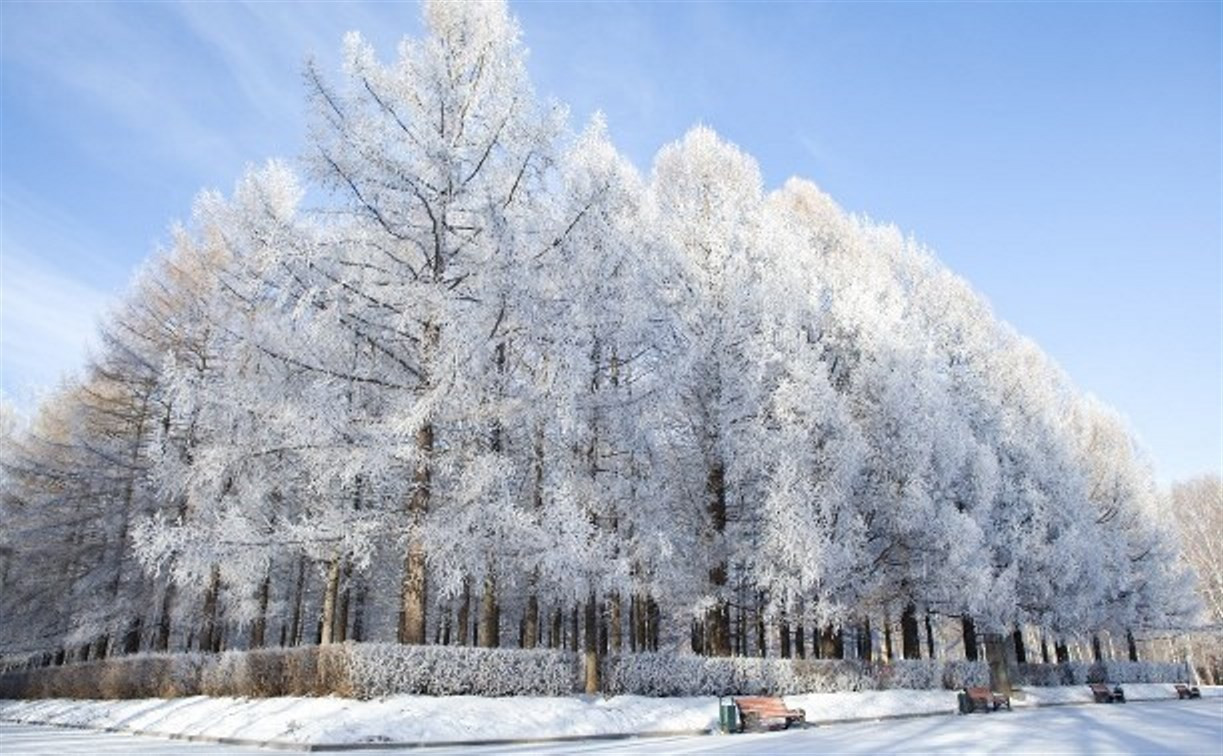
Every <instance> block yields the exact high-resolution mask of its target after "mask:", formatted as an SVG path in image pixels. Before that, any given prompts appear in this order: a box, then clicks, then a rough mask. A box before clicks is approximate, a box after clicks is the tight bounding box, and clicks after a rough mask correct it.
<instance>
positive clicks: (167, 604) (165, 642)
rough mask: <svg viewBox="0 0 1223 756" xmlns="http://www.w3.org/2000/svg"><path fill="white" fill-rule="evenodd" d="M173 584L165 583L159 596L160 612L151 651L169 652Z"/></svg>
mask: <svg viewBox="0 0 1223 756" xmlns="http://www.w3.org/2000/svg"><path fill="white" fill-rule="evenodd" d="M174 590H175V588H174V584H173V583H170V582H167V583H166V590H165V592H164V593H162V595H161V612H160V613H159V615H158V617H157V637H156V639H155V640H154V641H153V650H154V651H160V652H162V653H165V652H167V651H169V650H170V614H171V612H173V611H174Z"/></svg>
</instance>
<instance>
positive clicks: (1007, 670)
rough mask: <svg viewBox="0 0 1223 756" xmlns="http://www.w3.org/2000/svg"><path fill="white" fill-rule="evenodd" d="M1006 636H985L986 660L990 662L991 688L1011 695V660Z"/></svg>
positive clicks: (994, 634) (1009, 645) (992, 634)
mask: <svg viewBox="0 0 1223 756" xmlns="http://www.w3.org/2000/svg"><path fill="white" fill-rule="evenodd" d="M1008 647H1010V648H1012V649H1013V648H1014V646H1012V645H1011V644H1009V643H1007V642H1006V636H1004V635H1000V634H998V633H988V634H987V635H986V636H985V659H986V661H988V662H989V677H990V687H992V688H993V689H994V690H996V691H998V692H1000V693H1006V694H1008V695H1009V694H1010V693H1011V666H1012V665H1011V659H1010V658H1008V654H1007V650H1008Z"/></svg>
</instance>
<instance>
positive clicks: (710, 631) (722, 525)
mask: <svg viewBox="0 0 1223 756" xmlns="http://www.w3.org/2000/svg"><path fill="white" fill-rule="evenodd" d="M705 488H706V494H707V495H708V497H709V519H710V522H711V523H712V525H713V531H714V534H715V536H714V537H715V538H716V539H717V542H718V544H719V545H718V548H719V549H721V548H722V545H721V539H722V536H723V535H724V534H725V532H726V470H725V468H724V467H723V466H722V464H721V463H715V464H713V465H711V466H710V468H709V476H708V480H707V481H706V484H705ZM726 579H727V567H726V560H725V559H719V560H718V561H717V563H716V564H715V565H714V567H713V568H712V569H710V570H709V584H710V590H711V592H712V594H713V596H714V605H713V607H712V608H711V609H710V610H709V612H708V614H707V616H706V619H705V624H706V631H705V635H706V645H707V647H708V651H709V653H710V655H712V656H729V655H730V608H729V607H728V606H727V604H726V597H725V596H723V595H722V594H723V591H724V590H725V587H726Z"/></svg>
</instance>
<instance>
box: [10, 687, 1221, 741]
mask: <svg viewBox="0 0 1223 756" xmlns="http://www.w3.org/2000/svg"><path fill="white" fill-rule="evenodd" d="M1124 687H1125V691H1126V695H1127V697H1128V698H1129V700H1130V701H1132V702H1135V701H1142V700H1150V701H1160V702H1161V703H1159V704H1150V705H1148V706H1144V707H1142V710H1143V711H1146V710H1147V709H1149V708H1150V707H1155V708H1154V709H1152V711H1153V712H1154V713H1153V714H1151V715H1150V716H1149V717H1146V718H1143V717H1139V719H1138V720H1136V721H1133V722H1131V719H1133V714H1132V713H1131V714H1125V713H1124V712H1125V711H1129V712H1137V711H1139V708H1138V707H1132V708H1127V706H1128V705H1127V706H1121V705H1114V706H1106V705H1103V704H1101V705H1092V706H1087V707H1070V708H1063V709H1058V710H1057V711H1062V712H1065V713H1063V714H1059V715H1056V717H1054V718H1055V719H1058V718H1060V719H1059V721H1061V720H1064V722H1063V724H1066V725H1067V726H1070V725H1074V723H1075V722H1078V721H1082V722H1088V723H1091V722H1099V723H1100V724H1099V726H1100V727H1102V728H1104V729H1103V730H1101V732H1104V730H1107V729H1109V728H1110V727H1114V726H1116V724H1117V723H1116V722H1112V720H1113V719H1115V718H1116V717H1118V716H1119V717H1121V720H1118V721H1119V722H1122V723H1123V724H1125V727H1128V728H1130V729H1129V730H1126V732H1128V733H1130V734H1128V735H1125V737H1126V738H1130V740H1133V739H1134V738H1137V737H1138V736H1139V735H1140V734H1141V732H1142V731H1143V728H1144V727H1147V725H1146V724H1143V723H1144V722H1146V721H1147V720H1148V719H1149V720H1150V722H1149V723H1148V724H1150V725H1151V726H1165V725H1164V724H1161V723H1165V722H1167V721H1170V720H1168V717H1172V718H1173V719H1175V718H1176V717H1178V716H1180V715H1179V714H1178V712H1183V711H1193V712H1198V714H1197V715H1195V716H1196V718H1197V720H1204V721H1205V723H1206V725H1207V726H1206V729H1205V731H1204V732H1205V733H1206V734H1210V733H1211V732H1213V737H1214V739H1213V740H1207V741H1203V742H1205V743H1206V744H1208V745H1210V746H1211V747H1210V748H1208V749H1206V751H1205V752H1208V753H1216V754H1217V753H1223V688H1218V687H1215V688H1209V687H1204V688H1203V689H1202V692H1203V695H1204V696H1206V700H1205V701H1204V702H1198V701H1194V702H1177V701H1176V700H1175V693H1174V692H1173V688H1172V686H1171V685H1126V686H1124ZM786 700H787V703H789V705H790V706H797V707H801V708H803V709H805V710H806V712H807V717H808V721H810V722H815V723H825V724H827V723H832V722H843V721H848V720H872V719H880V718H887V717H901V716H914V715H922V714H950V713H952V712H954V710H955V703H956V694H955V693H954V692H951V691H913V690H889V691H871V692H864V693H823V694H808V695H801V696H789V697H787V699H786ZM1090 701H1091V694H1090V692H1089V691H1088V689H1087V687H1086V686H1075V687H1068V688H1042V689H1031V690H1029V691H1027V692H1026V694H1024V695H1023V697H1022V700H1020V699H1019V698H1018V697H1017V700H1016V701H1015V709H1016V711H1015V712H1013V713H1011V714H1005V713H1003V714H997V715H974V716H972V717H968V718H960V717H941V718H932V719H924V720H913V721H916V722H922V724H918V725H913V724H911V723H910V722H889V723H888V724H887V726H885V727H880V726H878V725H870V726H867V725H862V726H865V727H868V730H869V731H870V732H876V731H877V732H878V733H880V734H882V735H886V736H887V737H888V738H892V737H893V736H894V733H896V732H899V731H908V730H909V729H912V728H914V727H916V728H917V729H916V732H925V731H926V730H927V729H929V728H935V729H940V728H942V729H946V730H947V731H948V732H949V733H964V732H968V733H973V732H977V731H978V730H980V729H981V728H983V727H986V728H996V727H999V726H1003V727H1004V729H1006V728H1015V727H1018V728H1019V729H1017V730H1015V732H1013V733H1012V732H1011V731H1010V730H1009V729H1008V730H1007V732H1006V733H1002V734H1000V735H999V737H1000V738H1002V740H1007V739H1008V738H1012V737H1018V736H1019V735H1020V734H1022V733H1024V730H1025V728H1027V727H1030V726H1031V725H1021V724H1018V723H1021V722H1023V721H1027V719H1028V718H1029V717H1030V716H1032V715H1035V714H1037V713H1038V712H1040V713H1041V717H1042V721H1044V720H1047V719H1049V717H1048V716H1045V714H1044V713H1045V712H1048V711H1053V710H1050V709H1044V708H1041V707H1042V706H1043V705H1046V704H1063V703H1090ZM1183 707H1188V708H1183ZM1105 710H1110V711H1111V710H1116V711H1118V712H1122V713H1121V714H1116V715H1114V714H1110V713H1107V712H1106V711H1105ZM1123 710H1124V711H1123ZM1082 712H1089V713H1086V714H1084V713H1082ZM1203 713H1204V714H1203ZM1020 714H1022V715H1023V716H1022V717H1021V716H1019V715H1020ZM1049 716H1053V715H1049ZM1101 718H1103V719H1101ZM717 719H718V702H717V699H716V698H708V697H701V698H645V697H641V696H617V697H615V698H608V699H603V698H596V697H562V698H479V697H474V696H455V697H448V698H434V697H428V696H394V697H389V698H383V699H378V700H373V701H354V700H350V699H342V698H334V697H328V698H268V699H243V698H205V697H193V698H182V699H144V700H138V701H67V700H44V701H0V720H6V721H9V722H24V723H38V724H54V725H67V726H72V727H84V728H93V729H104V730H114V731H120V732H135V733H145V734H160V735H173V736H188V737H199V738H205V739H219V740H223V741H230V742H235V741H236V742H245V743H251V744H254V743H269V744H281V745H287V746H293V745H296V746H305V745H315V746H317V745H328V744H330V745H341V744H358V743H370V744H374V743H382V744H386V743H402V744H413V745H414V744H427V743H428V744H442V743H455V744H457V743H467V744H473V743H479V742H485V743H487V742H489V741H516V740H543V739H549V738H583V737H592V736H595V737H597V736H607V735H630V734H637V735H664V734H671V735H679V734H685V735H693V734H698V733H704V732H710V731H713V730H715V729H716V728H717ZM1197 720H1195V721H1197ZM936 722H941V723H942V724H935V723H936ZM947 722H952V723H954V724H946V723H947ZM1006 722H1011V723H1012V724H1003V725H1000V724H999V723H1006ZM1110 722H1112V724H1110ZM1126 723H1128V724H1126ZM1200 724H1201V723H1199V725H1200ZM1181 725H1183V726H1188V723H1181ZM1181 725H1177V726H1181ZM1209 725H1213V730H1212V731H1211V728H1210V726H1209ZM857 726H858V725H854V727H857ZM1093 726H1094V725H1093ZM1042 727H1043V725H1042ZM871 728H874V729H871ZM1198 728H1199V729H1201V726H1198ZM825 729H827V732H830V733H831V732H834V730H835V732H841V731H842V728H841V727H837V728H818V729H815V730H806V731H804V733H803V734H804V735H806V734H809V733H823V732H825ZM868 730H864V731H863V732H866V731H868ZM1130 730H1132V731H1133V732H1130ZM1174 731H1175V727H1173V728H1172V729H1171V730H1169V731H1168V732H1166V733H1163V734H1162V735H1161V734H1158V733H1156V734H1155V735H1152V736H1151V737H1152V738H1154V740H1152V742H1158V738H1161V737H1165V736H1167V737H1172V736H1173V735H1174ZM1027 734H1028V735H1029V736H1031V737H1036V735H1037V733H1027ZM882 735H881V736H882ZM761 737H763V738H771V737H776V736H775V735H772V734H769V735H759V736H755V735H749V736H736V739H735V740H734V741H727V742H734V743H739V744H740V745H747V744H748V743H751V742H754V741H753V740H752V739H753V738H761ZM820 737H824V736H823V735H821V736H820ZM838 737H841V736H838ZM845 737H849V736H845ZM872 737H874V736H872ZM956 737H961V736H959V735H957V736H956ZM1100 737H1105V736H1104V735H1101V736H1100ZM739 738H748V739H747V740H740V739H739ZM1178 738H1179V736H1178ZM705 740H708V739H702V742H704V741H705ZM851 741H853V738H852V737H849V740H846V741H844V742H840V743H838V744H837V746H836V748H834V750H837V751H840V750H843V749H844V747H847V746H848V745H850V744H851ZM630 742H631V741H630ZM637 742H643V741H637ZM651 742H657V741H651ZM668 742H671V741H668ZM711 742H712V741H711ZM767 742H768V743H769V744H768V745H767V746H766V745H765V744H764V742H762V743H761V748H765V749H766V750H770V751H772V750H774V749H773V744H772V743H773V741H767ZM781 742H783V741H778V743H781ZM784 742H789V741H784ZM887 742H888V743H890V745H888V746H882V747H881V748H880V749H877V750H894V748H895V746H896V745H897V743H899V742H900V741H895V742H893V741H891V740H889V741H887ZM940 742H941V741H940ZM948 742H955V743H958V742H960V741H957V740H955V738H952V740H950V741H948ZM1000 742H1001V741H1000ZM1009 742H1011V744H1012V748H1010V749H1007V750H1014V748H1013V746H1014V744H1015V742H1016V741H1014V740H1013V739H1012V740H1010V741H1009ZM1125 742H1129V740H1127V741H1125ZM1135 742H1137V741H1135ZM1182 742H1183V741H1182V740H1179V739H1175V740H1170V741H1168V743H1169V746H1168V748H1173V746H1175V750H1179V749H1180V745H1178V744H1180V743H1182ZM604 744H605V745H606V744H607V743H606V741H605V742H604ZM569 745H570V746H573V745H574V744H573V743H569ZM936 745H937V744H936ZM962 745H963V746H964V747H965V748H966V749H968V750H981V748H982V745H981V744H980V743H978V742H976V736H975V735H974V736H971V737H970V738H969V740H967V741H964V742H963V743H962ZM970 746H971V747H970ZM709 747H714V745H709ZM6 750H7V749H6ZM868 750H872V749H868ZM1105 750H1108V749H1105ZM1123 750H1128V749H1123ZM1140 750H1141V749H1140ZM1163 750H1168V749H1167V748H1166V749H1163ZM1181 752H1194V751H1193V749H1187V750H1183V751H1181ZM431 753H432V751H431Z"/></svg>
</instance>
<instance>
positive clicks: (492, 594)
mask: <svg viewBox="0 0 1223 756" xmlns="http://www.w3.org/2000/svg"><path fill="white" fill-rule="evenodd" d="M498 619H499V618H498V614H497V579H496V578H495V577H493V575H492V573H491V572H490V573H489V574H488V575H487V576H485V578H484V595H483V597H482V598H481V599H480V646H481V647H482V648H497V647H498V646H499V645H501V626H500V623H499V622H498Z"/></svg>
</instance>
